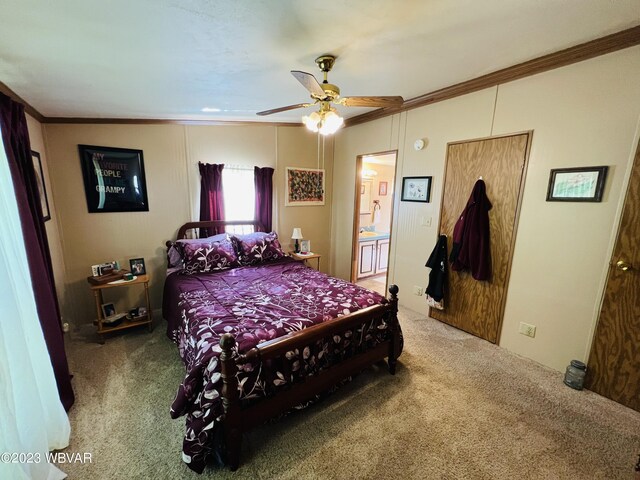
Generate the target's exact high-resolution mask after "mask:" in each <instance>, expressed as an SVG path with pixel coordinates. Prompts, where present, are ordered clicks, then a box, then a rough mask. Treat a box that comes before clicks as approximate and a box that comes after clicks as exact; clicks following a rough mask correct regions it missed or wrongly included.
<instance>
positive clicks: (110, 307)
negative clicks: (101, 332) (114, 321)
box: [102, 303, 116, 318]
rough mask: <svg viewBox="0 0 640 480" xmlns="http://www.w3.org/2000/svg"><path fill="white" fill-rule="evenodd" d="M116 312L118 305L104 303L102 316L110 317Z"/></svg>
mask: <svg viewBox="0 0 640 480" xmlns="http://www.w3.org/2000/svg"><path fill="white" fill-rule="evenodd" d="M115 314H116V306H115V305H114V304H113V303H103V304H102V317H103V318H109V317H112V316H114V315H115Z"/></svg>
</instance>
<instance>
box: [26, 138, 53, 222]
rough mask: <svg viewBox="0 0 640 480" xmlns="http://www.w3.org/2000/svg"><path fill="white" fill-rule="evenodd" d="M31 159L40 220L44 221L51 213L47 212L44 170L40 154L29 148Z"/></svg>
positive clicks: (49, 217)
mask: <svg viewBox="0 0 640 480" xmlns="http://www.w3.org/2000/svg"><path fill="white" fill-rule="evenodd" d="M31 160H32V161H33V168H34V170H35V172H36V182H37V183H38V194H39V196H40V205H42V220H44V221H45V222H46V221H47V220H51V213H50V212H49V198H48V197H47V186H46V185H45V183H44V171H43V170H42V160H41V159H40V154H39V153H38V152H36V151H35V150H31Z"/></svg>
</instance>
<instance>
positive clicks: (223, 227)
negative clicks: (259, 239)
mask: <svg viewBox="0 0 640 480" xmlns="http://www.w3.org/2000/svg"><path fill="white" fill-rule="evenodd" d="M200 229H211V230H212V231H213V230H214V229H217V230H218V231H225V232H228V233H238V234H243V233H253V232H264V231H265V229H264V227H263V226H262V224H261V223H260V222H257V221H255V220H242V221H229V222H228V221H226V220H212V221H209V222H189V223H185V224H184V225H182V226H181V227H180V229H179V230H178V236H177V240H180V239H182V238H188V237H187V232H188V231H189V230H197V232H195V236H193V237H191V238H199V237H200Z"/></svg>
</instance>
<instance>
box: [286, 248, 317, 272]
mask: <svg viewBox="0 0 640 480" xmlns="http://www.w3.org/2000/svg"><path fill="white" fill-rule="evenodd" d="M289 256H290V257H291V258H293V259H294V260H304V264H305V265H309V263H308V262H307V261H308V260H312V259H316V260H317V264H316V270H318V271H320V258H322V255H320V254H319V253H310V254H309V255H302V254H300V253H294V252H289Z"/></svg>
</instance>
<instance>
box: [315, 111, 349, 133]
mask: <svg viewBox="0 0 640 480" xmlns="http://www.w3.org/2000/svg"><path fill="white" fill-rule="evenodd" d="M343 124H344V119H343V118H342V117H341V116H340V115H338V114H337V113H336V112H335V111H334V110H329V111H328V112H324V115H323V118H322V126H321V127H320V134H321V135H333V134H334V133H336V132H337V131H338V129H339V128H340V127H342V125H343Z"/></svg>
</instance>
